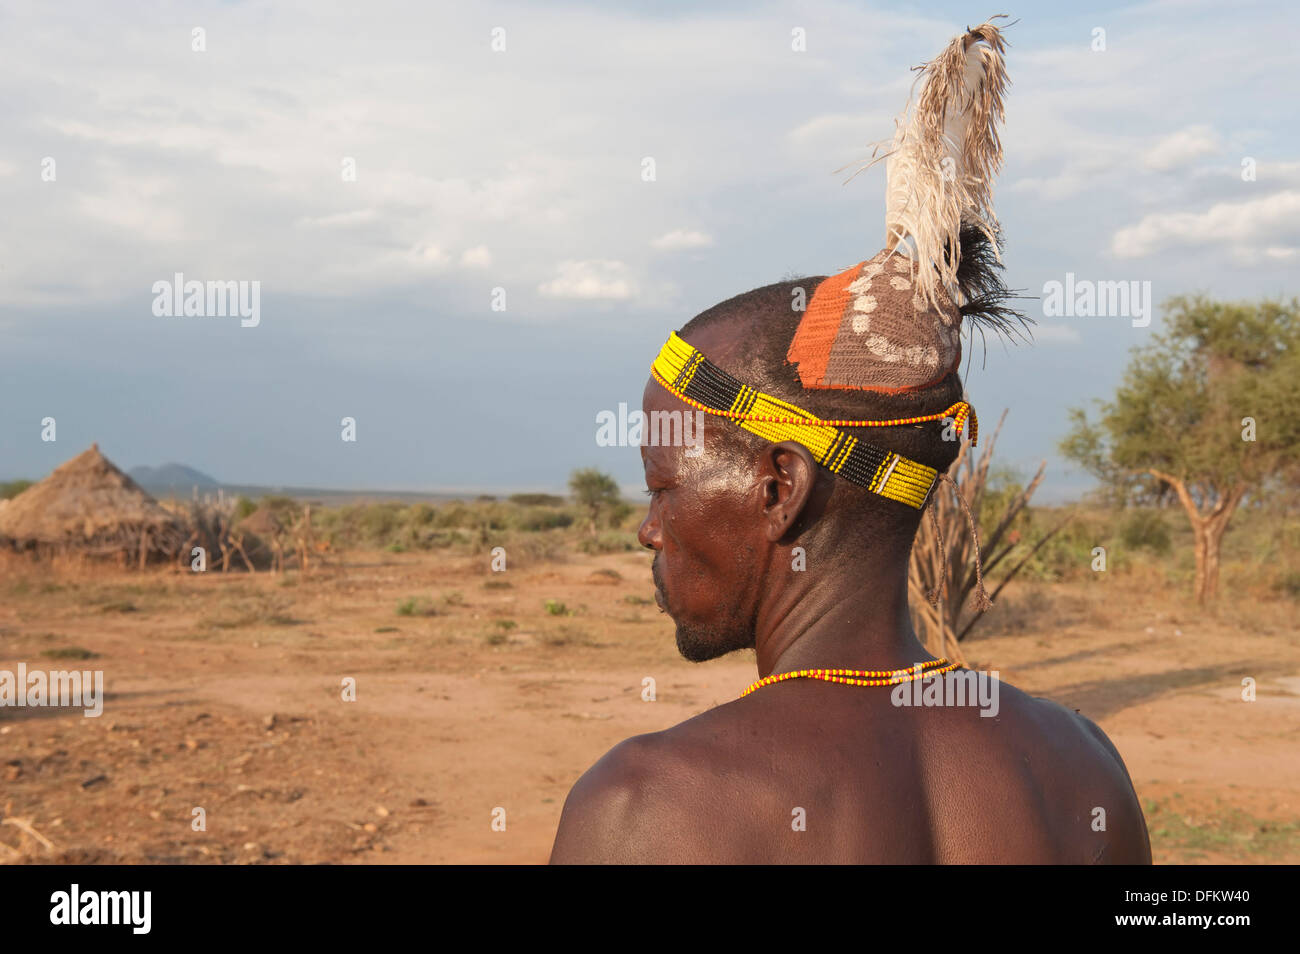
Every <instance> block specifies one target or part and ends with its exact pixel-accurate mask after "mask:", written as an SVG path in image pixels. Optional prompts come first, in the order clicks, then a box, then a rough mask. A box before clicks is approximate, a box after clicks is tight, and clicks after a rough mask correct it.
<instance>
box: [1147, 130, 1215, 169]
mask: <svg viewBox="0 0 1300 954" xmlns="http://www.w3.org/2000/svg"><path fill="white" fill-rule="evenodd" d="M1221 148H1222V146H1221V145H1220V143H1219V137H1218V136H1217V135H1215V132H1214V130H1213V129H1211V128H1210V127H1209V126H1188V127H1187V128H1186V129H1180V130H1179V131H1178V132H1176V133H1173V134H1172V135H1169V136H1166V137H1165V138H1163V139H1161V140H1160V141H1159V142H1157V143H1156V144H1155V145H1154V146H1152V147H1151V148H1150V149H1148V150H1147V151H1146V153H1145V154H1144V155H1143V156H1142V161H1143V163H1144V164H1145V165H1146V167H1147V168H1148V169H1153V170H1155V171H1156V172H1170V171H1172V170H1174V169H1177V168H1179V167H1180V166H1185V165H1187V164H1189V163H1191V162H1193V161H1194V160H1196V159H1199V158H1200V157H1201V156H1208V155H1212V154H1213V153H1216V152H1218V151H1219V150H1220V149H1221Z"/></svg>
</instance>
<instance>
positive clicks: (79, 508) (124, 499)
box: [0, 444, 187, 563]
mask: <svg viewBox="0 0 1300 954" xmlns="http://www.w3.org/2000/svg"><path fill="white" fill-rule="evenodd" d="M186 532H187V530H186V528H185V525H184V522H183V520H182V519H181V518H180V517H178V516H177V515H176V514H173V513H171V512H170V511H168V510H165V509H163V507H162V506H160V505H159V504H158V502H157V501H156V500H154V499H153V498H152V497H150V496H149V495H148V494H147V493H145V492H144V491H143V490H141V489H140V486H139V485H138V484H136V482H135V481H134V480H132V479H131V478H130V477H128V476H127V475H126V474H124V473H122V471H120V470H118V468H117V467H115V466H114V465H113V463H112V461H110V460H109V459H108V458H106V457H105V456H104V455H103V454H101V453H100V452H99V445H98V444H92V445H91V446H90V449H89V450H87V451H85V452H84V453H82V454H79V455H77V456H76V457H74V458H72V460H70V461H68V462H67V463H65V464H62V465H61V466H59V467H57V468H56V469H55V470H54V472H53V473H51V474H50V475H49V476H48V477H46V478H45V479H44V480H42V481H40V482H39V483H36V484H33V485H32V486H31V487H28V488H27V489H26V490H24V491H23V492H22V493H21V494H19V495H18V496H16V497H14V498H13V499H12V500H10V501H9V503H8V505H7V506H5V507H4V508H3V509H2V510H0V545H6V546H9V547H12V548H14V549H17V550H30V551H36V552H38V553H59V552H79V553H85V554H87V555H92V556H111V555H118V556H119V557H121V558H123V559H128V558H133V559H136V560H139V561H140V562H142V563H143V562H144V561H145V560H147V559H148V558H150V557H164V558H174V557H175V555H176V553H177V551H178V550H179V549H180V547H181V546H182V544H183V543H184V542H185V537H186Z"/></svg>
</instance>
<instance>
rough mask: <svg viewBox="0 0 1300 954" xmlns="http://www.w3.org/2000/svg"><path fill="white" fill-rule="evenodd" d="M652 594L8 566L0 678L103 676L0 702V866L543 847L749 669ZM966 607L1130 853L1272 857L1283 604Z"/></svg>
mask: <svg viewBox="0 0 1300 954" xmlns="http://www.w3.org/2000/svg"><path fill="white" fill-rule="evenodd" d="M651 592H652V586H651V582H650V573H649V560H648V555H647V554H642V553H620V554H612V555H607V556H600V557H585V556H571V557H569V558H567V559H565V560H563V561H561V562H554V563H541V564H533V565H530V566H527V567H526V568H522V569H514V568H512V569H510V570H508V571H507V572H505V573H496V574H493V573H489V572H487V567H486V565H484V561H479V560H473V561H471V560H468V559H467V558H464V557H460V556H455V555H452V554H447V553H435V554H391V553H375V554H364V555H362V554H350V555H349V556H348V558H347V560H346V561H344V562H337V561H336V562H335V563H334V564H333V565H331V566H327V567H321V568H319V569H316V570H314V571H313V572H312V573H311V574H309V575H306V576H303V575H301V574H299V573H297V572H290V573H288V574H275V575H272V574H266V573H259V574H256V575H248V574H234V573H232V574H228V575H222V574H220V573H211V572H209V573H205V574H189V573H178V572H175V571H169V570H163V569H158V570H150V571H146V572H143V573H141V572H123V571H118V570H110V569H93V570H87V569H85V568H59V567H50V566H37V565H33V564H29V563H27V562H25V561H22V560H16V559H14V560H10V561H8V562H6V563H5V564H4V565H3V566H0V669H8V670H11V671H12V670H15V669H16V667H17V664H18V663H19V662H24V663H26V665H27V666H28V668H29V669H37V668H39V669H45V670H51V669H72V668H76V669H91V670H95V669H98V670H103V671H104V675H105V680H106V689H107V692H106V700H105V704H104V712H103V715H102V716H101V717H99V718H85V717H83V715H82V714H81V711H80V710H68V709H50V708H43V709H38V708H27V709H17V708H0V816H2V818H3V821H2V822H0V861H8V862H14V863H23V862H35V863H49V862H83V863H227V864H231V863H321V862H326V863H347V862H355V863H373V862H383V863H426V862H432V863H439V862H457V863H477V862H505V863H540V862H544V861H546V859H547V857H548V854H549V851H550V846H551V842H552V839H553V838H554V835H555V827H556V823H557V821H558V819H559V814H560V809H561V806H562V804H563V801H564V797H565V795H566V793H567V792H568V790H569V787H570V786H571V785H572V784H573V782H574V780H575V779H576V778H577V777H578V776H579V775H580V774H581V773H582V772H583V771H584V770H585V769H586V768H587V767H588V766H590V765H591V764H592V763H593V762H594V761H595V760H596V759H597V758H599V757H600V756H601V755H602V754H603V753H604V752H605V751H607V750H608V749H609V748H610V747H611V746H613V745H614V744H616V743H617V742H619V741H620V740H622V739H624V738H626V737H627V736H629V735H634V734H636V733H641V732H649V731H654V730H657V729H661V728H665V727H667V726H669V725H672V724H674V723H676V722H679V721H681V720H683V719H686V718H688V717H690V716H692V715H694V714H696V713H698V712H700V711H702V710H704V709H706V708H708V707H711V706H713V705H716V704H718V703H720V702H723V701H726V700H729V699H731V698H734V697H735V696H736V695H737V694H738V693H739V692H740V691H741V690H742V689H743V688H744V687H745V686H746V685H748V684H749V683H750V682H751V681H752V680H753V679H754V678H755V672H754V664H753V657H752V654H749V653H746V654H736V655H733V656H731V657H728V658H726V659H722V660H717V661H715V662H712V663H708V664H704V665H695V664H691V663H687V662H684V661H683V660H681V659H680V658H679V657H678V656H677V654H676V650H675V648H674V646H673V637H672V626H671V623H670V621H669V620H668V619H667V617H665V616H663V615H662V614H661V613H660V612H659V611H658V609H657V608H656V607H655V606H654V604H653V602H652V601H651V599H650V597H651ZM548 602H549V608H548ZM992 613H993V614H999V613H1001V614H1002V616H1001V618H999V617H998V616H997V615H992V616H990V618H989V619H988V620H987V623H988V626H987V627H986V629H987V631H988V632H989V633H990V634H992V635H989V636H987V637H985V638H980V637H979V636H978V635H977V636H975V637H973V638H972V641H970V642H969V643H968V644H967V645H968V649H967V653H968V656H969V658H970V660H971V662H972V663H973V664H975V665H976V666H978V667H979V668H989V669H996V670H998V671H999V672H1000V673H1001V677H1002V678H1003V679H1005V680H1008V681H1010V682H1012V683H1014V684H1015V685H1017V686H1019V687H1021V688H1022V689H1025V690H1027V691H1029V692H1032V693H1034V694H1036V695H1043V696H1048V697H1050V698H1053V699H1056V700H1057V701H1059V702H1062V703H1064V704H1067V705H1070V706H1072V707H1074V708H1077V709H1079V710H1080V711H1082V712H1083V713H1084V714H1086V715H1088V716H1089V717H1090V718H1092V719H1094V720H1095V721H1096V722H1098V723H1099V724H1100V725H1101V726H1102V728H1103V729H1105V731H1106V732H1107V733H1108V734H1109V735H1110V737H1111V739H1112V740H1113V741H1114V742H1115V744H1116V746H1117V747H1118V748H1119V750H1120V752H1121V753H1122V755H1123V756H1124V759H1125V761H1126V763H1127V765H1128V768H1129V771H1130V773H1131V775H1132V777H1133V780H1134V784H1135V785H1136V787H1137V790H1138V794H1139V796H1140V797H1141V799H1142V801H1143V805H1144V806H1145V808H1146V810H1147V815H1148V823H1149V825H1150V828H1151V831H1152V843H1153V851H1154V854H1155V859H1156V861H1157V862H1221V863H1222V862H1226V863H1279V862H1288V863H1296V862H1300V837H1298V836H1300V825H1298V824H1297V819H1298V818H1300V757H1297V753H1298V752H1300V675H1298V673H1300V637H1298V636H1297V632H1296V627H1295V604H1294V603H1292V602H1285V601H1278V602H1275V603H1268V604H1265V603H1252V604H1251V605H1249V606H1232V605H1231V604H1225V606H1224V607H1221V608H1220V609H1219V610H1217V611H1214V612H1211V613H1204V614H1202V613H1198V612H1196V611H1194V610H1192V609H1191V608H1189V607H1188V606H1187V605H1186V604H1185V603H1184V602H1183V601H1182V600H1181V599H1180V598H1179V596H1178V595H1177V594H1170V593H1167V592H1163V591H1156V592H1151V591H1149V590H1147V589H1146V588H1144V587H1142V586H1141V585H1139V584H1138V583H1136V582H1130V583H1128V584H1125V583H1124V582H1123V581H1122V580H1119V579H1111V580H1105V581H1101V580H1098V581H1097V582H1090V583H1088V584H1068V585H1067V584H1054V585H1049V584H1036V583H1025V584H1021V585H1020V589H1019V590H1013V589H1009V590H1008V592H1007V594H1005V595H1004V598H1003V599H1002V600H1000V605H999V607H995V609H994V610H993V611H992ZM82 651H84V652H82ZM84 653H90V654H93V655H92V656H89V657H88V658H84V659H78V658H75V657H76V656H77V655H82V654H84ZM647 678H650V679H653V680H654V685H655V700H654V701H653V702H647V701H644V700H643V685H644V683H643V680H645V679H647ZM347 679H352V680H355V687H356V690H355V701H345V699H344V688H343V687H344V681H345V680H347ZM1243 679H1252V680H1254V684H1255V693H1256V697H1255V700H1254V701H1253V702H1247V701H1244V700H1243V698H1242V692H1243ZM196 809H202V815H203V820H204V822H205V825H206V830H195V826H196V824H197V822H196V818H197V816H196V813H195V810H196ZM502 810H503V811H502ZM502 815H503V816H504V823H505V824H504V830H503V831H502V830H496V829H495V828H494V826H493V820H494V818H501V817H502ZM497 827H498V828H499V827H500V826H499V825H498V826H497Z"/></svg>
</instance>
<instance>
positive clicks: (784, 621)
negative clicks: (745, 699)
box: [754, 555, 933, 676]
mask: <svg viewBox="0 0 1300 954" xmlns="http://www.w3.org/2000/svg"><path fill="white" fill-rule="evenodd" d="M877 559H879V556H877ZM877 565H878V566H879V565H881V564H877ZM885 566H887V567H888V568H887V569H886V570H885V571H884V572H881V573H876V574H871V573H864V572H863V568H862V567H861V566H860V565H853V566H850V567H848V568H846V569H845V570H844V571H843V572H837V573H835V575H834V576H833V577H831V578H828V577H827V575H826V572H825V570H824V569H823V571H822V572H821V573H819V574H818V575H817V576H816V577H812V576H810V575H809V574H808V573H806V572H805V573H799V574H795V576H796V577H797V579H795V580H793V581H791V583H790V585H787V586H785V587H782V588H780V589H779V590H778V591H777V592H775V593H773V594H772V596H771V598H770V599H769V600H767V601H765V605H764V606H763V607H762V608H761V609H760V611H759V617H758V623H757V627H756V633H755V641H754V644H755V648H756V650H757V653H758V674H759V675H760V676H768V675H771V674H772V673H774V672H789V671H791V670H795V669H904V668H907V667H910V666H912V665H914V664H916V663H917V662H922V661H924V660H927V659H931V658H933V657H932V656H931V654H930V653H928V652H926V651H925V649H924V648H923V647H922V646H921V644H920V642H919V641H918V640H917V638H916V635H915V634H914V633H913V632H912V625H911V620H910V617H909V615H908V606H907V559H906V557H905V555H904V557H903V558H898V557H897V556H895V557H894V558H893V559H890V560H888V561H886V562H885Z"/></svg>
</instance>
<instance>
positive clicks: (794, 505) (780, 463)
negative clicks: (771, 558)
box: [759, 441, 817, 542]
mask: <svg viewBox="0 0 1300 954" xmlns="http://www.w3.org/2000/svg"><path fill="white" fill-rule="evenodd" d="M759 482H760V485H761V486H762V489H763V515H764V517H765V518H766V520H767V538H768V539H769V540H771V541H773V542H775V541H777V540H780V539H781V538H782V537H783V536H785V535H786V533H787V532H788V531H789V529H790V528H791V527H793V526H794V525H795V524H796V523H797V522H798V520H799V515H800V514H801V513H803V511H804V508H805V507H807V506H808V502H809V500H811V499H812V493H813V488H814V487H815V486H816V484H817V461H815V460H813V456H812V453H811V452H810V451H809V450H808V448H806V447H804V446H803V445H802V444H800V443H799V442H798V441H781V442H780V443H778V444H770V445H768V447H767V448H765V449H764V451H763V455H762V457H761V459H760V460H759Z"/></svg>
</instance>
